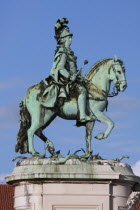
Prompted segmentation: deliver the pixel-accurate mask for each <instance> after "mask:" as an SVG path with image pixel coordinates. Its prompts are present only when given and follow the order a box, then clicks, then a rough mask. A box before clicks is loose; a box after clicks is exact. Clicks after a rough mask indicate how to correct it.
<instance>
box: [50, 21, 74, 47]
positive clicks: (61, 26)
mask: <svg viewBox="0 0 140 210" xmlns="http://www.w3.org/2000/svg"><path fill="white" fill-rule="evenodd" d="M68 23H69V21H68V19H67V18H60V19H58V20H57V22H56V24H55V27H54V29H55V39H56V40H57V43H58V44H59V41H60V39H61V38H64V37H66V36H73V34H72V33H70V31H69V27H68V26H67V25H66V24H68Z"/></svg>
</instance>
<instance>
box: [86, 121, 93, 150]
mask: <svg viewBox="0 0 140 210" xmlns="http://www.w3.org/2000/svg"><path fill="white" fill-rule="evenodd" d="M94 124H95V121H92V122H88V123H87V124H86V152H87V154H91V153H92V150H91V139H92V131H93V126H94Z"/></svg>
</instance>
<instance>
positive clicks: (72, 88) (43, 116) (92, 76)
mask: <svg viewBox="0 0 140 210" xmlns="http://www.w3.org/2000/svg"><path fill="white" fill-rule="evenodd" d="M67 24H68V20H67V19H66V18H62V19H58V20H57V22H56V25H55V38H56V41H57V44H58V46H57V48H56V51H55V56H54V62H53V66H52V69H51V71H50V75H49V76H48V77H47V78H46V79H45V80H44V81H41V82H39V83H37V84H36V85H34V86H32V87H30V88H29V89H28V91H27V93H26V95H25V98H24V100H23V101H22V102H21V103H20V129H19V132H18V135H17V143H16V147H15V151H16V152H20V153H21V154H23V153H30V154H32V155H39V153H38V152H37V151H36V150H35V148H34V143H33V137H34V135H37V136H38V137H39V138H40V139H41V140H42V141H44V142H45V143H46V144H47V149H48V151H49V153H50V154H51V156H52V157H58V154H59V152H56V151H55V148H54V145H53V143H52V142H51V141H50V140H49V139H48V138H47V137H46V136H45V135H44V134H43V132H42V131H43V130H44V129H45V128H46V127H47V126H49V124H50V123H51V122H52V121H53V120H54V119H55V118H56V116H59V117H61V118H62V119H65V120H76V121H77V123H76V125H77V126H85V128H86V152H85V156H84V157H86V158H88V157H91V155H92V148H91V139H92V131H93V128H94V124H95V122H96V121H99V122H101V123H104V124H106V125H107V129H106V131H105V132H103V133H99V134H98V135H97V136H95V138H96V139H98V140H102V139H105V138H107V137H108V136H109V134H110V133H111V131H112V129H113V127H114V122H113V121H112V120H111V119H109V118H108V117H107V115H106V114H105V113H104V110H105V109H107V105H108V97H109V96H110V97H113V96H116V95H117V94H118V91H124V90H125V89H126V87H127V82H126V78H125V68H124V64H123V62H122V60H120V59H118V58H117V57H114V58H107V59H103V60H100V61H98V62H97V63H95V64H94V65H93V66H92V67H91V68H90V69H89V71H88V72H87V74H86V75H85V76H82V74H81V71H80V70H78V69H77V57H76V56H75V55H74V52H73V51H72V50H71V49H70V45H71V42H72V34H71V33H70V31H69V28H68V26H67ZM112 81H113V82H114V84H115V85H114V88H113V89H114V91H113V92H112V93H111V94H110V93H109V91H110V84H111V82H112ZM82 158H83V156H82Z"/></svg>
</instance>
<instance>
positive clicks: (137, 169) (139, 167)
mask: <svg viewBox="0 0 140 210" xmlns="http://www.w3.org/2000/svg"><path fill="white" fill-rule="evenodd" d="M132 169H133V172H134V174H135V175H137V176H140V160H139V161H137V162H136V163H135V165H133V166H132Z"/></svg>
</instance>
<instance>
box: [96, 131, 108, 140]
mask: <svg viewBox="0 0 140 210" xmlns="http://www.w3.org/2000/svg"><path fill="white" fill-rule="evenodd" d="M94 138H95V139H98V140H103V139H105V138H107V136H106V135H105V133H99V134H98V135H97V136H95V137H94Z"/></svg>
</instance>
